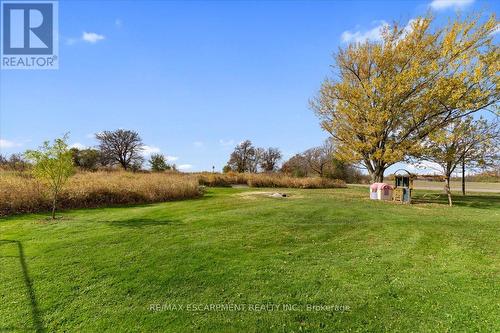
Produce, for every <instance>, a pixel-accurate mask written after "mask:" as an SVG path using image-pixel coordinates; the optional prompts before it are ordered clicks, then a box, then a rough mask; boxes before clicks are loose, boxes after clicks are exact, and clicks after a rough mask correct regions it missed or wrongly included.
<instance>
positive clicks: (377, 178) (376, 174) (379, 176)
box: [370, 169, 385, 183]
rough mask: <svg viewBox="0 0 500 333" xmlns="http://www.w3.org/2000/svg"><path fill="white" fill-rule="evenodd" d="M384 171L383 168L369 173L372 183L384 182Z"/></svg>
mask: <svg viewBox="0 0 500 333" xmlns="http://www.w3.org/2000/svg"><path fill="white" fill-rule="evenodd" d="M384 171H385V169H376V170H374V171H373V172H372V173H371V175H370V176H371V177H372V183H383V182H384Z"/></svg>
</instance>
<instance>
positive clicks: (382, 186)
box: [370, 183, 392, 192]
mask: <svg viewBox="0 0 500 333" xmlns="http://www.w3.org/2000/svg"><path fill="white" fill-rule="evenodd" d="M370 190H371V191H372V192H377V190H392V186H391V185H389V184H386V183H373V184H371V185H370Z"/></svg>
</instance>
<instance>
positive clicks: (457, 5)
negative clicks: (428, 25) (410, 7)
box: [429, 0, 474, 10]
mask: <svg viewBox="0 0 500 333" xmlns="http://www.w3.org/2000/svg"><path fill="white" fill-rule="evenodd" d="M473 2H474V0H433V1H432V2H431V4H430V5H429V6H430V7H431V8H432V9H434V10H445V9H450V8H453V9H462V8H465V7H467V6H469V5H471V4H472V3H473Z"/></svg>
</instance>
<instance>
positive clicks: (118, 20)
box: [115, 18, 123, 28]
mask: <svg viewBox="0 0 500 333" xmlns="http://www.w3.org/2000/svg"><path fill="white" fill-rule="evenodd" d="M115 26H116V27H117V28H121V27H122V26H123V22H122V20H120V19H118V18H117V19H116V20H115Z"/></svg>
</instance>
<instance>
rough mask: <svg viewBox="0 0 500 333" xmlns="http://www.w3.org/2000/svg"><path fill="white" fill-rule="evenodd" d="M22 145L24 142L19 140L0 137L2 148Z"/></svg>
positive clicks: (0, 146)
mask: <svg viewBox="0 0 500 333" xmlns="http://www.w3.org/2000/svg"><path fill="white" fill-rule="evenodd" d="M20 146H22V144H21V143H19V142H14V141H9V140H5V139H0V148H15V147H20Z"/></svg>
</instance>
